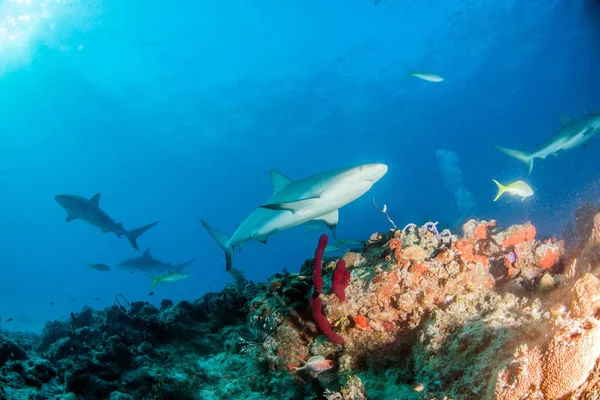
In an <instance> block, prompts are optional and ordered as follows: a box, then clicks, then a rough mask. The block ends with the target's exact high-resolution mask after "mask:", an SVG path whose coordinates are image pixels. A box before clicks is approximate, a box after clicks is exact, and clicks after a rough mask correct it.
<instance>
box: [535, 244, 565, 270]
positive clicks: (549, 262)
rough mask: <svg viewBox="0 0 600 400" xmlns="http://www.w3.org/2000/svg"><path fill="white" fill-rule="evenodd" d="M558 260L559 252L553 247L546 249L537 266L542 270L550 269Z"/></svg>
mask: <svg viewBox="0 0 600 400" xmlns="http://www.w3.org/2000/svg"><path fill="white" fill-rule="evenodd" d="M559 258H560V251H558V249H557V248H555V247H549V248H548V249H546V252H545V253H544V255H543V256H542V257H541V258H540V261H539V264H540V267H542V268H543V269H550V268H552V266H554V264H556V262H557V261H558V259H559Z"/></svg>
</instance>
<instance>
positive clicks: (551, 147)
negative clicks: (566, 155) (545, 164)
mask: <svg viewBox="0 0 600 400" xmlns="http://www.w3.org/2000/svg"><path fill="white" fill-rule="evenodd" d="M560 117H561V120H562V126H561V128H560V129H559V130H558V132H557V133H556V135H555V136H554V137H553V138H552V139H550V140H549V141H548V142H546V143H544V144H543V145H541V146H538V149H537V150H536V151H534V152H532V153H527V152H524V151H521V150H513V149H507V148H505V147H500V146H495V147H496V149H498V150H500V151H501V152H503V153H504V154H507V155H509V156H511V157H513V158H516V159H517V160H519V161H522V162H524V163H525V164H527V170H528V173H529V174H531V171H532V170H533V160H535V159H536V158H540V159H542V160H543V159H545V158H546V157H547V156H549V155H553V156H558V155H559V154H560V153H561V152H563V151H565V150H569V149H572V148H574V147H577V146H580V145H583V146H584V148H585V147H587V144H588V141H589V140H590V139H591V138H592V137H594V136H595V135H596V134H597V133H598V132H599V131H600V112H593V113H588V114H585V115H583V116H581V117H578V118H571V117H569V116H568V115H565V114H560Z"/></svg>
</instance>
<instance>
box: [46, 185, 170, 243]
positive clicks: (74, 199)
mask: <svg viewBox="0 0 600 400" xmlns="http://www.w3.org/2000/svg"><path fill="white" fill-rule="evenodd" d="M54 200H56V202H57V203H58V204H60V206H61V207H62V208H64V209H65V211H66V212H67V213H68V214H69V215H67V222H70V221H73V220H74V219H81V220H83V221H85V222H87V223H88V224H91V225H93V226H95V227H97V228H100V229H101V230H102V232H104V233H106V232H112V233H114V234H115V235H117V237H118V238H121V236H122V235H124V236H126V237H127V239H128V240H129V243H131V245H132V246H133V248H134V249H136V250H139V248H138V245H137V242H136V240H137V238H138V237H140V236H141V235H142V234H143V233H144V232H146V231H147V230H148V229H150V228H152V227H153V226H154V225H156V224H158V221H156V222H153V223H151V224H148V225H145V226H142V227H141V228H137V229H134V230H131V231H128V230H125V228H123V225H122V224H119V223H117V222H115V221H114V220H113V219H112V218H111V217H110V216H109V215H108V214H107V213H106V212H105V211H104V210H102V209H101V208H100V193H96V194H95V195H94V196H93V197H92V198H91V199H89V200H88V199H86V198H85V197H81V196H77V195H73V194H59V195H56V196H54Z"/></svg>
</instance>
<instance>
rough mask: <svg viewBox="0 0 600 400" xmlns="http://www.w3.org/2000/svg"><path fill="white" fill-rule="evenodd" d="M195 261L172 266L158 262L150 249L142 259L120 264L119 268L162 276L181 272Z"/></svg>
mask: <svg viewBox="0 0 600 400" xmlns="http://www.w3.org/2000/svg"><path fill="white" fill-rule="evenodd" d="M193 261H194V259H191V260H189V261H186V262H184V263H182V264H179V265H175V266H174V265H172V264H171V263H166V262H164V261H161V260H157V259H156V258H154V257H152V255H151V254H150V248H147V249H146V251H144V254H142V255H141V256H140V257H133V258H130V259H128V260H125V261H123V262H121V263H120V264H119V267H121V268H123V269H125V270H128V271H130V272H132V273H133V272H136V271H143V272H146V273H148V274H155V275H156V274H162V273H167V272H181V271H182V270H183V269H184V268H185V267H187V266H188V265H190V264H191V263H192V262H193Z"/></svg>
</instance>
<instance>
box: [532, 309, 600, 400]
mask: <svg viewBox="0 0 600 400" xmlns="http://www.w3.org/2000/svg"><path fill="white" fill-rule="evenodd" d="M598 357H600V326H599V325H598V323H597V322H596V321H594V320H592V319H586V320H581V321H573V323H572V324H569V325H568V326H566V327H565V328H564V329H563V330H562V331H560V332H558V333H557V334H556V335H555V336H554V338H553V339H552V340H551V341H550V343H549V344H548V349H547V350H546V353H545V354H544V359H543V361H544V364H543V371H544V377H543V380H542V386H541V387H542V392H543V393H544V395H545V396H546V398H547V399H561V398H564V397H566V396H568V395H569V394H571V393H572V392H573V391H575V390H576V389H577V388H579V387H580V386H581V385H583V384H584V383H585V382H586V380H587V378H588V376H589V374H590V372H591V371H592V369H593V368H594V365H596V360H597V359H598Z"/></svg>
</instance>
